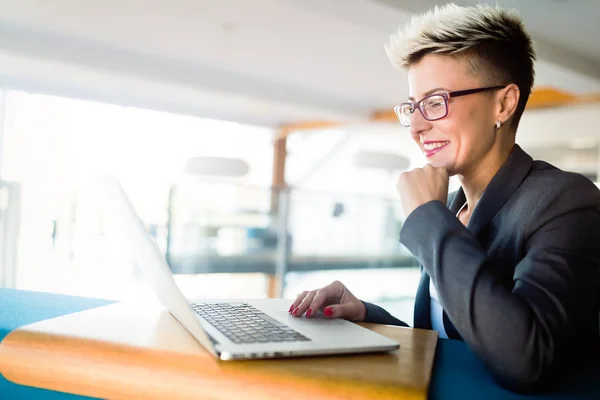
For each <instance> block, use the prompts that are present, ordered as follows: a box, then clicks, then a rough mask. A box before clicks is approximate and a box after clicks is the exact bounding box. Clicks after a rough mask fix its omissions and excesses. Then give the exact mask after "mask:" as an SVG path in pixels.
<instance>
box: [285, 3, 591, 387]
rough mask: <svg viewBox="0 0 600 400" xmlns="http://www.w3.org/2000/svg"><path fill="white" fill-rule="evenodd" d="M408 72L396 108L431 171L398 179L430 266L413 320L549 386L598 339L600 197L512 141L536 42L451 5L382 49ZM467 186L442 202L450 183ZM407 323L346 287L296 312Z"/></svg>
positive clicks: (491, 17)
mask: <svg viewBox="0 0 600 400" xmlns="http://www.w3.org/2000/svg"><path fill="white" fill-rule="evenodd" d="M386 50H387V52H388V56H389V57H390V59H391V61H392V63H393V64H394V65H395V66H399V67H402V68H405V69H407V70H408V83H409V91H410V94H411V97H410V98H409V101H407V102H405V103H402V104H400V105H398V106H397V107H396V109H395V110H396V113H397V115H398V118H399V119H400V122H401V123H402V124H403V125H405V126H410V134H411V135H412V138H413V139H414V141H415V142H416V144H417V145H418V146H419V147H420V149H421V150H422V151H423V153H424V154H425V155H426V157H427V160H428V165H427V166H425V167H424V168H420V169H416V170H413V171H410V172H406V173H403V174H402V175H401V176H400V178H399V180H398V184H397V187H398V192H399V194H400V198H401V201H402V206H403V210H404V213H405V217H406V220H405V223H404V225H403V227H402V231H401V234H400V241H401V243H402V244H404V245H405V246H406V247H407V248H408V249H409V250H410V251H411V252H412V254H413V255H414V256H415V257H416V258H417V259H418V260H419V262H420V263H421V265H422V278H421V282H420V285H419V288H418V293H417V298H416V303H415V318H414V326H415V327H416V328H426V329H436V330H438V331H440V335H441V336H442V337H449V338H451V339H461V340H464V341H466V342H467V344H468V345H469V346H470V347H471V348H472V349H473V350H474V351H475V352H476V353H477V354H478V356H479V357H480V358H481V359H482V360H483V362H484V363H485V364H486V365H487V366H488V367H489V369H490V370H491V372H492V373H493V374H494V376H495V377H496V378H497V379H498V381H499V382H500V383H502V384H504V385H505V386H507V387H509V388H512V389H514V390H531V389H535V388H538V387H539V386H540V385H542V384H544V383H545V382H548V381H549V380H550V379H551V377H552V376H553V375H555V374H556V373H557V371H558V367H559V366H561V367H564V368H568V366H569V365H570V364H569V362H571V363H572V362H573V360H572V358H573V357H572V355H576V354H581V353H582V351H583V348H584V347H585V346H587V345H589V344H591V343H592V342H594V341H596V340H597V337H598V287H599V265H600V192H599V191H598V189H597V188H596V187H595V186H594V185H593V184H592V182H590V181H589V180H587V179H586V178H584V177H582V176H580V175H577V174H572V173H567V172H563V171H561V170H559V169H557V168H555V167H553V166H551V165H549V164H547V163H544V162H541V161H533V160H532V159H531V157H530V156H529V155H527V154H526V153H525V152H524V151H523V150H522V149H521V148H520V147H519V146H518V145H516V144H515V135H516V131H517V127H518V125H519V120H520V118H521V115H522V114H523V111H524V110H525V105H526V103H527V99H528V98H529V95H530V93H531V89H532V86H533V78H534V70H533V61H534V59H535V54H534V50H533V48H532V42H531V39H530V37H529V35H528V34H527V33H526V32H525V30H524V28H523V24H522V21H521V19H520V18H519V17H518V16H517V15H516V14H515V13H513V12H507V11H503V10H500V9H497V8H492V7H489V6H477V7H469V8H462V7H458V6H455V5H448V6H445V7H442V8H436V9H435V10H432V11H430V12H428V13H426V14H424V15H422V16H421V17H419V18H414V19H413V20H412V21H411V22H410V24H409V25H408V26H407V27H406V29H405V30H404V32H400V33H399V34H397V35H396V36H394V37H393V38H392V40H391V42H390V45H389V46H388V47H387V48H386ZM452 175H457V176H458V178H459V179H460V181H461V189H460V190H458V191H457V192H456V193H453V194H451V195H450V197H449V198H448V179H449V178H448V177H449V176H452ZM321 309H323V314H324V315H325V316H328V317H340V318H345V319H348V320H352V321H367V322H375V323H382V324H394V325H404V326H406V324H405V323H403V322H402V321H399V320H398V319H396V318H394V317H392V316H391V315H390V314H388V313H387V312H386V311H384V310H383V309H381V308H379V307H377V306H375V305H373V304H369V303H365V302H362V301H360V300H359V299H357V298H356V297H355V296H354V295H353V294H352V293H351V292H350V291H349V290H348V289H347V288H346V287H344V285H343V284H341V283H340V282H334V283H332V284H330V285H328V286H326V287H324V288H322V289H319V290H313V291H307V292H303V293H302V294H301V295H299V296H298V298H297V299H296V300H295V301H294V303H293V304H292V306H291V307H290V312H291V313H292V314H293V315H294V316H296V317H299V316H301V315H303V314H306V317H308V318H310V317H311V316H313V315H314V314H315V311H316V310H321Z"/></svg>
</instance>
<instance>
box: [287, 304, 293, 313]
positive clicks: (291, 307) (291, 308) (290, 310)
mask: <svg viewBox="0 0 600 400" xmlns="http://www.w3.org/2000/svg"><path fill="white" fill-rule="evenodd" d="M293 309H294V305H293V304H292V305H291V306H290V309H289V311H288V312H289V313H291V312H292V310H293Z"/></svg>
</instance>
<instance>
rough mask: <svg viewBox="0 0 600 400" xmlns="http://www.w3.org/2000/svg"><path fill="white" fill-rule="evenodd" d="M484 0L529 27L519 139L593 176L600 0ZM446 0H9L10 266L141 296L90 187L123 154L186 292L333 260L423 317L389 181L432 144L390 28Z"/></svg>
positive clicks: (597, 152)
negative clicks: (417, 137)
mask: <svg viewBox="0 0 600 400" xmlns="http://www.w3.org/2000/svg"><path fill="white" fill-rule="evenodd" d="M456 3H458V4H461V5H469V4H475V3H477V2H476V1H456ZM488 3H490V4H496V3H498V4H499V5H500V6H502V7H509V8H517V9H518V10H519V12H520V13H521V15H522V16H523V18H524V20H525V23H526V26H527V28H528V29H529V31H530V32H531V34H532V36H533V38H534V40H535V42H536V49H537V52H538V62H537V64H536V86H535V89H534V92H533V94H532V97H531V99H530V101H529V106H528V109H527V111H526V112H525V114H524V117H523V119H522V122H521V124H520V128H519V133H518V135H517V142H518V143H519V144H520V145H521V146H522V147H523V148H524V149H525V150H526V151H528V152H529V153H530V154H531V155H532V156H534V158H537V159H543V160H545V161H549V162H551V163H553V164H555V165H556V166H558V167H560V168H563V169H566V170H570V171H575V172H579V173H581V174H584V175H585V176H587V177H588V178H589V179H591V180H592V181H594V182H597V181H598V179H599V178H598V173H599V171H600V131H599V129H598V120H599V119H600V40H599V39H600V25H598V24H597V16H598V15H600V3H599V2H597V1H595V0H538V1H535V2H534V1H529V2H524V1H520V2H517V1H516V0H513V1H509V0H494V1H490V2H488ZM517 3H518V4H517ZM436 4H443V2H438V1H428V0H418V1H417V0H253V1H246V0H212V1H211V0H170V1H165V0H163V1H159V0H145V1H142V0H119V1H116V0H104V1H102V2H100V1H85V2H82V1H78V0H53V1H42V0H19V1H14V0H13V1H7V0H0V285H1V286H3V287H13V288H19V289H27V290H39V291H47V292H57V293H65V294H73V295H81V296H94V297H104V298H111V299H132V298H139V297H140V296H145V295H147V294H148V287H147V285H146V284H145V281H144V279H143V277H142V276H141V274H140V271H139V269H138V266H137V265H136V263H135V261H134V259H133V252H132V250H131V249H128V248H126V247H125V246H123V245H122V244H121V243H119V240H118V239H117V236H116V235H115V234H114V232H111V230H110V228H109V224H107V223H106V221H105V218H106V217H105V216H104V215H103V214H102V213H101V212H99V211H98V207H97V201H96V200H97V199H96V198H95V195H94V191H93V190H91V188H92V187H93V186H94V182H95V179H96V178H97V177H98V176H102V175H104V174H107V173H111V174H114V175H116V176H117V177H118V178H119V180H120V181H121V183H122V185H123V187H124V188H125V190H126V192H127V193H128V195H129V196H130V198H131V200H132V202H133V204H134V206H135V208H136V210H137V212H138V213H139V215H140V216H141V218H142V219H143V221H144V223H145V224H146V226H147V228H148V232H149V234H150V235H151V236H153V237H154V239H155V240H156V242H157V243H158V245H159V247H160V248H161V250H162V252H163V254H164V255H165V258H166V260H167V262H168V263H169V266H170V267H171V269H172V271H173V273H174V274H175V278H176V280H177V282H178V284H179V285H180V287H181V288H182V290H183V291H184V293H185V294H187V295H189V296H202V297H216V298H227V297H229V298H231V297H246V298H255V297H267V296H285V297H289V298H293V297H295V295H296V294H297V293H299V292H300V291H302V290H305V289H307V290H309V289H315V288H318V287H321V286H323V285H326V284H328V283H330V282H331V281H333V280H336V279H337V280H340V281H342V282H344V283H345V284H346V285H347V286H348V287H349V288H350V290H352V291H353V292H354V293H355V294H356V295H357V296H358V297H360V298H362V299H364V300H368V301H374V302H377V303H379V304H382V305H384V306H385V307H387V308H388V309H389V310H390V311H391V312H392V313H393V314H395V315H396V316H398V317H399V318H401V319H404V320H407V321H409V322H412V306H413V302H414V295H415V292H416V288H417V283H418V280H419V268H418V265H417V263H416V261H415V260H414V259H413V258H412V256H411V255H410V253H408V252H407V251H406V249H404V248H403V247H402V246H401V245H400V244H399V243H398V233H399V231H400V228H401V226H402V222H403V221H402V218H401V212H400V211H401V210H400V202H399V199H398V195H397V194H396V191H395V180H396V178H397V176H398V174H399V173H400V172H402V171H404V170H407V169H411V168H414V167H417V166H421V165H423V163H424V159H423V157H422V155H421V154H420V153H419V151H418V149H417V147H416V146H415V145H414V144H413V143H412V141H411V138H410V135H409V133H408V130H407V129H406V128H402V127H401V126H400V125H399V123H397V121H396V119H395V116H394V114H393V111H392V109H393V106H394V105H395V104H397V103H399V102H401V101H403V100H404V99H406V97H407V95H408V91H407V83H406V73H405V72H404V71H401V70H397V69H394V68H393V67H392V66H391V65H390V63H389V61H388V60H387V57H386V55H385V52H384V49H383V45H384V43H386V42H387V40H388V38H389V35H390V34H391V33H393V32H395V31H396V30H397V29H398V27H399V26H403V25H404V23H405V22H406V21H407V20H408V19H410V18H411V16H412V15H414V14H415V13H419V12H421V11H424V10H426V9H428V8H430V7H431V6H433V5H436ZM456 187H457V183H456V182H455V181H453V182H452V188H454V189H455V188H456Z"/></svg>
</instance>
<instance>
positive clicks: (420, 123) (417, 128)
mask: <svg viewBox="0 0 600 400" xmlns="http://www.w3.org/2000/svg"><path fill="white" fill-rule="evenodd" d="M430 126H431V123H430V122H429V121H427V120H426V119H425V118H423V114H421V110H419V109H416V110H415V112H414V113H413V114H412V115H411V117H410V133H411V134H413V135H418V134H419V133H421V132H423V131H425V130H427V129H428V127H430Z"/></svg>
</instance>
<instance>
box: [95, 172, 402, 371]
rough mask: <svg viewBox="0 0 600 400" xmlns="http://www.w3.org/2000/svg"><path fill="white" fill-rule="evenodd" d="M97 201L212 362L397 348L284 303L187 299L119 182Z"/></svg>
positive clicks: (106, 183)
mask: <svg viewBox="0 0 600 400" xmlns="http://www.w3.org/2000/svg"><path fill="white" fill-rule="evenodd" d="M100 188H101V190H100V192H99V200H100V201H101V202H102V203H101V205H102V207H103V208H104V207H108V208H107V209H106V210H105V211H106V212H108V213H109V214H108V217H109V219H110V220H112V222H114V223H116V225H117V226H116V228H117V232H118V234H119V235H120V236H122V238H121V239H122V240H123V243H124V244H125V245H126V246H127V247H128V248H130V249H131V250H132V251H133V256H134V258H135V261H136V262H137V263H138V264H139V267H140V269H141V270H142V274H143V275H144V276H145V278H146V279H147V280H148V281H149V282H150V283H151V286H152V288H153V289H154V291H155V293H156V295H157V297H158V298H159V300H160V301H161V303H162V304H163V305H164V307H165V308H166V309H167V310H168V311H169V313H170V314H171V315H172V316H173V317H174V318H175V319H176V320H177V321H178V322H179V323H180V324H181V325H182V326H183V327H184V328H185V329H186V330H187V331H188V332H189V333H190V334H191V335H192V336H193V337H194V338H195V339H196V340H197V341H198V342H199V343H200V344H201V345H202V346H203V347H204V348H205V349H206V350H207V351H209V352H210V353H211V354H212V355H213V356H214V357H216V358H218V359H220V360H224V361H226V360H241V359H259V358H280V357H296V356H315V355H333V354H349V353H372V352H385V351H391V350H395V349H398V348H399V347H400V345H399V344H398V343H397V342H396V341H394V340H391V339H389V338H387V337H385V336H383V335H380V334H378V333H375V332H373V331H370V330H368V329H366V328H363V327H361V326H359V325H356V324H354V323H352V322H349V321H345V320H342V319H337V318H326V317H324V316H323V315H322V313H320V312H319V313H317V314H316V315H315V316H314V317H311V318H305V317H293V316H291V315H290V314H289V312H288V309H289V305H290V304H291V302H292V301H291V300H285V299H248V300H240V299H232V300H215V299H194V300H190V299H188V298H186V297H185V296H184V295H183V293H182V292H181V291H180V289H179V288H178V286H177V285H176V283H175V280H174V279H173V276H172V274H171V270H170V268H169V266H168V265H167V262H166V260H165V258H164V256H163V254H162V252H161V251H160V249H159V248H158V246H157V245H156V243H155V242H154V240H153V238H152V237H150V236H149V235H148V232H147V231H146V228H145V226H144V224H143V222H142V221H141V219H140V218H139V217H138V215H137V214H136V212H135V210H134V208H133V206H132V204H131V202H130V201H129V199H128V197H127V195H126V194H125V192H124V190H123V188H122V187H121V185H120V183H119V182H118V180H117V179H116V178H114V177H110V176H109V177H103V178H102V179H101V180H100Z"/></svg>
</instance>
